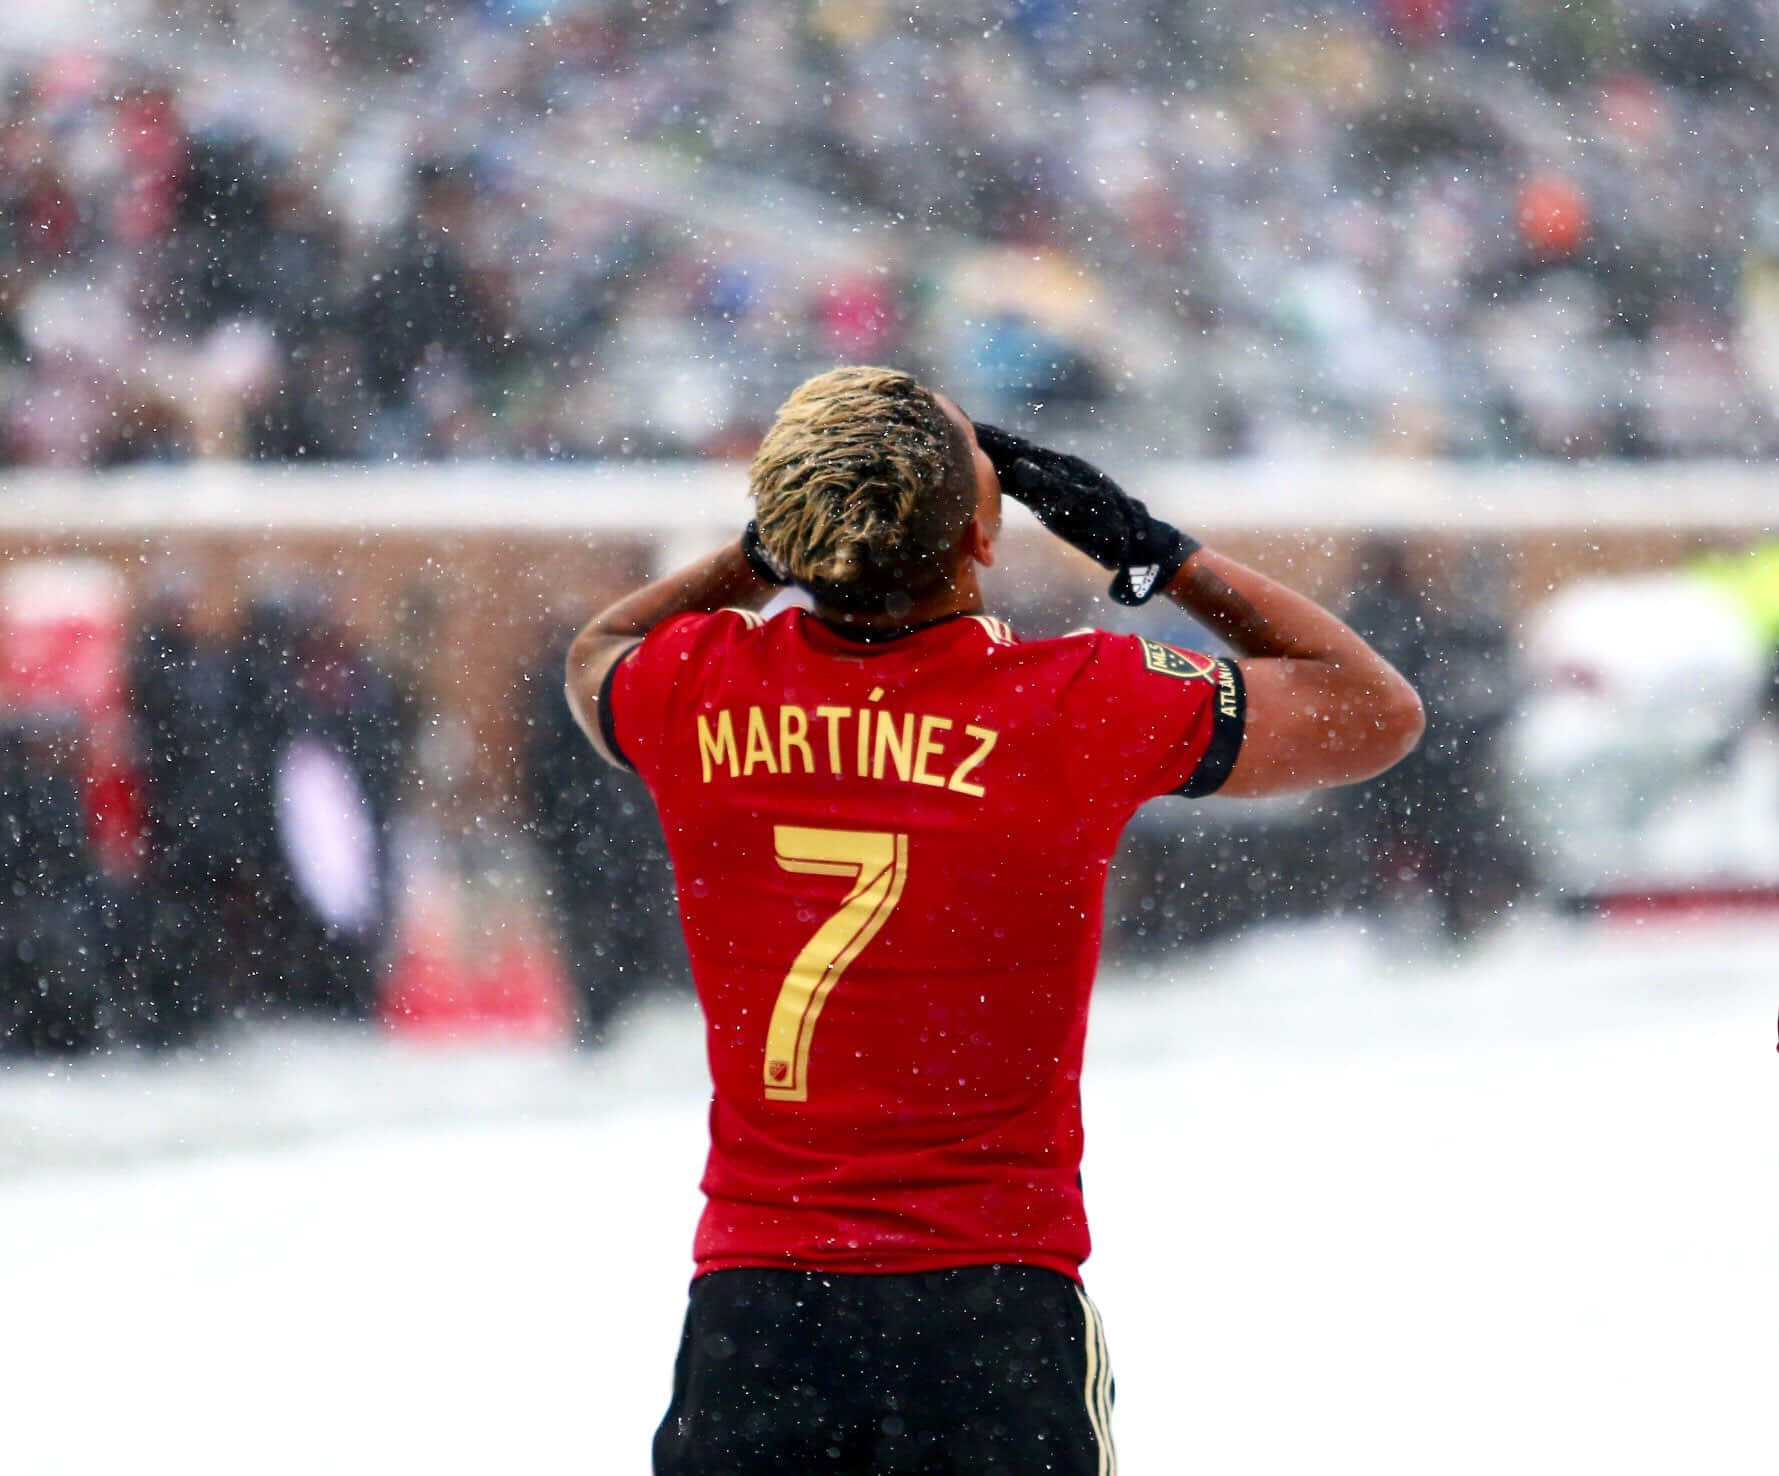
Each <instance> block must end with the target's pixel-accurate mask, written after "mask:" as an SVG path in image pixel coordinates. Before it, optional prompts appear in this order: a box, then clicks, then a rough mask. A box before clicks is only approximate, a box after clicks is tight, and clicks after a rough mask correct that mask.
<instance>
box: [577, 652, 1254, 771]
mask: <svg viewBox="0 0 1779 1476" xmlns="http://www.w3.org/2000/svg"><path fill="white" fill-rule="evenodd" d="M599 710H600V712H601V713H603V712H604V711H605V709H604V707H601V708H600V709H599ZM1247 718H1248V689H1247V687H1246V686H1244V685H1243V684H1242V669H1241V667H1239V666H1237V665H1236V664H1235V662H1233V661H1229V660H1219V661H1218V662H1217V695H1216V696H1215V697H1214V698H1213V699H1212V700H1211V741H1210V742H1209V743H1208V744H1206V745H1205V751H1204V753H1203V754H1201V755H1200V756H1199V760H1198V767H1197V768H1196V769H1194V770H1193V771H1192V777H1191V778H1190V779H1188V780H1187V781H1186V782H1185V783H1184V784H1183V785H1181V786H1180V787H1179V788H1178V789H1177V790H1175V791H1174V793H1176V794H1183V795H1185V796H1186V798H1187V799H1202V798H1203V797H1204V796H1205V795H1207V794H1215V793H1216V792H1217V791H1218V790H1219V789H1221V788H1222V787H1223V781H1224V780H1226V779H1227V778H1229V771H1230V770H1231V769H1233V768H1234V767H1235V760H1236V755H1237V754H1239V753H1240V752H1241V751H1242V730H1243V728H1244V727H1245V726H1246V724H1247Z"/></svg>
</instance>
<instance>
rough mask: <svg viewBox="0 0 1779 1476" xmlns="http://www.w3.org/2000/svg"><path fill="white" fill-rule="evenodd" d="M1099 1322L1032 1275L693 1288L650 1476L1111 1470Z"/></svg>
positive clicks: (1107, 1383)
mask: <svg viewBox="0 0 1779 1476" xmlns="http://www.w3.org/2000/svg"><path fill="white" fill-rule="evenodd" d="M1111 1415H1112V1371H1111V1366H1110V1364H1109V1363H1108V1362H1107V1359H1106V1339H1105V1333H1104V1331H1103V1330H1102V1329H1101V1327H1100V1319H1099V1313H1098V1312H1096V1311H1095V1310H1094V1307H1093V1304H1092V1303H1091V1302H1089V1301H1088V1300H1087V1297H1086V1296H1085V1295H1084V1294H1083V1293H1082V1291H1081V1289H1080V1287H1078V1286H1077V1285H1076V1284H1075V1283H1074V1282H1073V1281H1071V1280H1069V1278H1068V1277H1066V1276H1063V1275H1060V1274H1058V1273H1057V1272H1055V1271H1047V1270H1044V1269H1042V1268H1039V1267H1036V1266H966V1267H961V1268H959V1269H956V1270H951V1271H927V1272H920V1273H918V1274H914V1275H903V1276H869V1275H856V1274H845V1275H839V1274H829V1273H813V1272H802V1271H713V1272H711V1273H710V1274H709V1275H706V1276H701V1277H699V1278H698V1280H696V1281H694V1282H693V1283H692V1294H691V1305H690V1307H689V1308H688V1309H687V1312H686V1327H685V1334H684V1336H683V1337H682V1338H681V1340H680V1349H679V1361H678V1363H677V1364H676V1366H675V1368H674V1374H673V1404H672V1406H671V1407H670V1408H669V1409H668V1411H667V1418H666V1419H664V1420H663V1421H662V1422H661V1427H660V1429H659V1430H657V1431H656V1433H655V1473H656V1476H815V1473H823V1476H825V1473H834V1476H842V1473H844V1476H916V1473H918V1476H966V1473H968V1476H1039V1473H1046V1476H1113V1473H1114V1472H1115V1471H1116V1469H1117V1462H1116V1460H1115V1459H1114V1457H1113V1453H1112V1438H1111Z"/></svg>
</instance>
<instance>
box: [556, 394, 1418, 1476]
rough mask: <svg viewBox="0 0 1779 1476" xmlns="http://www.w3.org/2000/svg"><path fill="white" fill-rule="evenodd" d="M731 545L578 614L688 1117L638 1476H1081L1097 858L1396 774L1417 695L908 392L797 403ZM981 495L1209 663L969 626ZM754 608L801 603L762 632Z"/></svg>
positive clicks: (1195, 550)
mask: <svg viewBox="0 0 1779 1476" xmlns="http://www.w3.org/2000/svg"><path fill="white" fill-rule="evenodd" d="M750 481H751V488H750V490H751V494H752V497H753V501H754V521H753V522H752V523H750V524H749V525H748V527H747V530H746V531H745V532H744V533H743V535H742V536H741V537H740V538H739V539H736V540H734V541H732V542H731V543H730V544H729V545H728V546H727V547H726V548H723V549H721V550H720V551H718V552H717V553H715V554H713V555H711V556H710V557H708V558H706V559H703V560H702V561H700V562H698V563H695V564H693V565H691V566H690V567H687V568H684V569H682V570H680V571H679V572H677V573H675V574H672V575H670V576H668V577H666V578H664V579H660V580H657V581H655V582H654V583H652V584H649V585H647V586H646V587H644V588H642V589H640V590H638V591H636V592H635V593H633V594H631V595H629V596H628V597H626V598H625V599H622V600H620V601H619V602H618V603H617V604H615V605H613V606H612V607H611V608H610V609H608V610H606V611H605V612H604V613H603V614H601V615H599V616H598V617H596V618H595V619H594V620H593V621H592V622H591V623H590V624H589V625H588V626H587V627H586V629H585V630H583V631H582V632H581V634H580V636H579V637H578V638H577V640H576V642H575V644H574V647H573V649H572V650H571V652H570V654H569V659H568V698H569V702H570V704H571V706H572V707H573V710H574V713H575V715H576V718H577V719H578V721H579V722H580V724H581V726H582V727H583V728H584V729H585V731H586V733H587V735H588V737H589V738H590V739H591V740H592V742H593V744H594V746H595V747H596V748H597V749H598V750H599V751H600V752H601V753H602V754H604V755H605V756H606V757H607V758H608V759H610V760H612V761H613V762H616V763H621V764H628V765H631V766H633V767H634V768H635V769H636V770H637V771H638V772H639V773H640V774H641V775H642V777H643V779H644V780H645V781H646V782H647V784H648V786H649V788H650V790H651V791H652V792H653V794H654V796H655V800H656V803H657V805H658V806H659V809H660V813H661V820H662V824H663V826H664V828H665V830H666V834H667V840H668V846H669V849H670V850H671V852H672V857H673V866H674V872H675V878H676V885H677V888H678V895H679V905H680V912H681V922H682V924H683V926H684V928H685V933H686V940H687V943H688V945H689V947H690V950H691V958H692V971H693V977H694V979H695V981H696V984H697V988H698V995H699V1000H700V1003H701V1005H702V1007H703V1012H704V1018H705V1028H706V1040H707V1047H708V1052H709V1061H710V1071H711V1078H712V1082H713V1084H714V1094H713V1100H712V1103H711V1111H710V1140H711V1141H710V1155H709V1159H708V1162H707V1165H706V1169H705V1174H704V1181H703V1189H704V1193H705V1196H706V1207H705V1210H704V1214H703V1218H702V1220H701V1221H700V1223H699V1226H698V1232H697V1237H696V1242H695V1246H694V1256H695V1261H696V1274H695V1276H694V1279H693V1282H692V1288H691V1293H690V1305H689V1308H688V1311H687V1316H686V1322H685V1331H684V1337H683V1340H682V1342H681V1345H680V1353H679V1359H678V1363H677V1367H676V1370H675V1374H674V1384H673V1395H672V1403H671V1407H670V1408H669V1410H668V1413H667V1416H666V1418H665V1419H664V1420H663V1422H662V1424H661V1426H660V1429H659V1430H658V1432H657V1434H656V1437H655V1446H654V1460H655V1470H656V1472H657V1473H658V1476H755V1473H759V1476H767V1473H771V1476H786V1473H799V1476H800V1473H809V1472H848V1473H880V1472H881V1473H889V1472H921V1473H953V1472H955V1473H959V1476H962V1473H966V1472H967V1473H970V1476H991V1473H1000V1476H1032V1473H1038V1472H1047V1473H1058V1476H1107V1473H1110V1472H1112V1471H1113V1470H1114V1457H1113V1449H1112V1442H1111V1432H1110V1429H1109V1419H1110V1414H1111V1401H1112V1378H1111V1367H1110V1364H1109V1362H1108V1359H1107V1353H1106V1344H1105V1339H1104V1336H1103V1334H1102V1331H1101V1328H1100V1323H1099V1318H1098V1315H1097V1314H1096V1313H1095V1311H1094V1309H1093V1305H1092V1304H1091V1303H1090V1302H1089V1301H1088V1300H1087V1297H1086V1296H1085V1295H1084V1293H1083V1292H1082V1290H1081V1285H1080V1266H1081V1263H1082V1261H1083V1260H1084V1259H1085V1258H1086V1256H1087V1252H1088V1235H1087V1222H1086V1218H1085V1214H1084V1210H1083V1206H1082V1193H1081V1184H1080V1179H1079V1174H1078V1170H1079V1165H1080V1159H1081V1119H1080V1101H1079V1090H1078V1084H1079V1078H1080V1072H1081V1056H1082V1044H1083V1040H1084V1037H1085V1034H1086V1027H1087V1004H1088V994H1089V991H1090V989H1091V987H1092V983H1093V975H1094V967H1095V962H1096V959H1097V954H1098V948H1099V939H1100V915H1101V899H1102V895H1103V891H1104V886H1105V879H1106V869H1107V864H1108V862H1109V860H1110V857H1111V855H1112V852H1113V848H1114V846H1115V844H1116V842H1117V840H1118V835H1119V832H1120V831H1121V830H1122V829H1123V827H1124V824H1125V822H1126V821H1127V820H1129V819H1130V817H1131V815H1132V813H1133V812H1134V811H1135V810H1136V808H1137V806H1138V805H1140V804H1142V803H1143V802H1144V801H1145V800H1149V799H1153V798H1155V797H1157V796H1160V795H1187V796H1204V795H1210V794H1213V793H1218V794H1226V795H1261V794H1276V793H1280V792H1283V791H1286V790H1297V789H1309V788H1313V787H1315V786H1318V785H1327V784H1339V783H1344V782H1348V781H1352V780H1357V779H1363V778H1366V777H1367V776H1369V775H1372V774H1376V773H1378V772H1379V771H1381V770H1383V769H1385V768H1387V767H1388V766H1389V765H1391V764H1392V763H1394V762H1396V760H1398V759H1399V758H1401V757H1402V756H1403V755H1404V754H1406V753H1407V752H1408V751H1409V750H1410V749H1411V748H1412V747H1413V746H1414V744H1415V742H1416V740H1417V738H1418V737H1419V735H1420V731H1421V726H1422V716H1421V707H1420V703H1419V701H1418V700H1417V698H1416V696H1415V693H1414V692H1413V690H1412V689H1411V688H1410V687H1409V686H1408V685H1407V683H1405V682H1404V681H1403V680H1402V678H1401V677H1400V676H1398V675H1397V674H1396V672H1395V671H1393V670H1392V669H1391V668H1390V666H1389V665H1388V664H1387V663H1386V662H1385V661H1384V660H1383V659H1382V658H1380V657H1379V656H1378V655H1377V654H1376V653H1375V652H1373V651H1372V650H1371V649H1370V648H1369V647H1368V646H1367V645H1366V644H1365V643H1364V641H1362V640H1361V639H1360V638H1359V637H1358V636H1356V635H1355V634H1354V633H1353V632H1352V631H1351V630H1349V629H1348V628H1347V627H1346V626H1344V625H1343V624H1341V622H1340V621H1339V620H1337V619H1336V618H1335V617H1334V616H1332V615H1330V614H1328V613H1327V612H1326V611H1324V610H1322V609H1321V608H1319V607H1318V606H1317V605H1315V604H1313V603H1312V602H1311V601H1309V600H1307V599H1304V598H1303V597H1301V596H1299V595H1297V594H1294V593H1292V592H1291V591H1290V590H1287V589H1285V588H1284V587H1282V586H1280V585H1278V584H1276V583H1274V582H1273V581H1272V580H1270V579H1268V578H1266V577H1264V576H1263V575H1260V574H1258V573H1255V572H1254V571H1253V570H1250V569H1247V568H1244V567H1243V566H1242V565H1240V564H1238V563H1236V562H1235V561H1234V560H1232V559H1229V558H1226V557H1224V556H1223V555H1221V554H1218V553H1215V552H1213V551H1212V550H1210V549H1208V548H1204V547H1201V546H1200V545H1199V544H1198V543H1197V542H1196V541H1195V540H1193V539H1192V538H1190V537H1188V536H1187V535H1185V534H1183V533H1181V532H1179V531H1178V530H1176V529H1174V528H1172V527H1169V526H1168V525H1167V524H1165V523H1163V522H1161V521H1160V520H1158V519H1156V518H1154V517H1152V516H1151V515H1150V514H1149V513H1148V512H1147V510H1146V509H1145V508H1144V507H1143V505H1142V504H1141V503H1140V502H1138V501H1137V500H1136V499H1134V498H1132V497H1129V496H1127V495H1126V494H1125V493H1124V492H1122V491H1121V490H1120V489H1119V488H1118V487H1117V486H1116V485H1115V484H1114V483H1113V482H1112V481H1111V480H1110V479H1108V478H1107V477H1105V476H1104V475H1103V474H1102V473H1100V472H1098V471H1096V470H1095V469H1094V468H1093V467H1091V466H1089V465H1088V464H1087V463H1086V462H1083V461H1080V460H1078V459H1077V458H1074V457H1070V456H1065V455H1062V454H1059V453H1057V452H1053V451H1049V450H1046V449H1045V448H1043V447H1041V446H1037V445H1034V444H1032V443H1031V442H1029V441H1026V440H1023V439H1022V438H1020V437H1017V436H1013V435H1009V434H1007V433H1005V432H1002V431H998V430H995V429H994V428H992V427H987V426H972V424H971V423H970V421H969V420H967V419H966V418H965V417H964V416H963V415H962V414H961V413H960V412H959V410H958V409H957V407H956V406H955V405H953V404H952V403H951V402H950V401H949V400H947V399H945V398H944V397H943V396H941V395H938V394H935V393H934V392H932V391H931V390H928V389H927V388H925V387H924V386H922V385H921V384H919V383H918V382H916V381H915V380H914V379H912V378H910V377H909V376H908V375H906V374H902V373H899V372H897V371H894V370H887V369H874V368H857V367H855V368H844V369H836V370H833V371H831V372H829V373H826V374H822V375H818V376H817V377H815V378H814V379H811V380H809V381H808V382H806V383H805V384H803V385H802V386H801V387H800V388H798V389H797V390H796V392H795V393H794V394H792V396H791V397H790V399H789V400H788V401H787V402H786V403H785V405H784V406H783V407H782V408H781V409H780V411H779V414H778V417H777V419H776V420H775V422H774V424H773V425H772V427H771V429H770V430H769V431H768V432H767V434H766V437H765V440H764V441H763V443H762V444H761V446H760V449H759V452H758V454H757V455H756V456H755V458H754V461H753V465H752V468H751V471H750ZM1003 491H1005V492H1007V493H1009V494H1011V495H1012V496H1014V497H1016V498H1019V499H1021V500H1022V501H1024V502H1025V503H1026V504H1027V505H1028V506H1029V507H1030V508H1031V509H1032V510H1033V512H1034V513H1036V514H1037V516H1038V518H1039V519H1040V520H1041V521H1042V522H1043V523H1044V524H1045V526H1046V527H1048V528H1049V529H1050V530H1051V531H1052V532H1054V533H1056V534H1057V535H1058V536H1060V537H1062V538H1063V539H1065V540H1067V541H1068V542H1069V543H1071V544H1073V545H1074V546H1075V547H1077V548H1079V549H1081V550H1082V551H1083V552H1085V553H1087V554H1089V555H1091V556H1092V557H1093V558H1095V559H1096V560H1098V561H1099V562H1100V563H1101V564H1102V565H1104V566H1105V567H1107V568H1108V569H1113V570H1116V571H1117V572H1116V577H1115V578H1114V581H1113V585H1112V594H1113V597H1114V598H1116V599H1119V600H1121V601H1123V602H1125V603H1129V604H1137V603H1141V602H1142V601H1143V600H1145V599H1147V598H1148V597H1150V596H1151V595H1152V594H1156V593H1160V594H1163V595H1165V597H1166V598H1168V599H1171V600H1173V601H1175V602H1176V603H1178V604H1179V605H1180V606H1181V607H1182V608H1184V609H1185V610H1187V611H1189V612H1190V613H1191V614H1192V615H1193V616H1195V617H1196V618H1197V619H1198V620H1200V621H1202V622H1203V623H1204V624H1205V625H1206V626H1208V627H1209V628H1211V629H1212V630H1214V631H1216V632H1217V633H1218V634H1219V635H1220V636H1221V637H1222V638H1223V639H1224V640H1225V641H1226V642H1227V643H1228V644H1229V646H1230V647H1231V648H1233V650H1234V651H1235V653H1236V657H1237V658H1238V659H1224V658H1219V657H1214V656H1210V655H1201V654H1199V653H1197V652H1194V651H1187V650H1180V649H1177V648H1175V647H1172V646H1168V645H1164V644H1162V643H1160V642H1157V641H1151V640H1145V639H1143V638H1141V637H1138V636H1129V635H1113V634H1108V633H1106V632H1103V631H1095V630H1086V631H1079V632H1076V633H1074V634H1072V635H1068V636H1064V637H1062V638H1060V639H1057V640H1046V641H1021V640H1020V639H1019V638H1018V637H1017V636H1016V635H1015V634H1014V632H1012V631H1011V630H1009V629H1008V628H1007V626H1006V625H1005V624H1004V623H1003V622H1002V621H1000V620H998V619H996V618H995V617H994V615H993V614H991V613H990V612H989V611H987V610H986V609H984V608H983V603H982V595H981V590H980V586H979V584H978V578H977V571H978V569H979V568H982V567H984V566H986V565H988V564H991V563H992V562H993V561H994V558H995V540H996V535H997V533H998V532H999V529H1000V523H1001V503H1000V499H1001V495H1002V492H1003ZM783 582H794V583H795V584H797V585H799V586H801V587H802V588H803V589H804V590H806V591H807V592H808V593H809V595H810V596H811V597H812V599H813V602H814V609H813V610H812V611H811V610H802V609H787V610H784V611H782V612H781V613H779V614H777V615H775V616H774V617H773V618H772V619H770V620H767V619H763V618H762V617H761V616H760V615H759V614H757V613H755V611H756V610H757V608H758V607H759V606H761V605H763V604H764V603H765V602H767V601H768V600H769V599H770V598H771V597H772V595H773V594H774V593H775V592H776V591H777V590H778V589H779V587H780V585H781V583H783Z"/></svg>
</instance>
